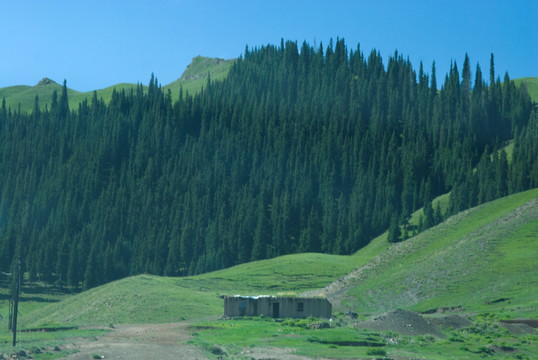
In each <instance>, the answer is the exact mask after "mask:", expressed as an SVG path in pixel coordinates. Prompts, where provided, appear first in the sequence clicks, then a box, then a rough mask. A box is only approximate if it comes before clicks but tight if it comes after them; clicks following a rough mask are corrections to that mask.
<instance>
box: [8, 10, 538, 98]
mask: <svg viewBox="0 0 538 360" xmlns="http://www.w3.org/2000/svg"><path fill="white" fill-rule="evenodd" d="M537 24H538V0H526V1H525V0H504V1H500V0H449V1H445V0H421V1H418V0H417V1H405V0H353V1H352V0H350V1H346V0H340V1H338V0H334V1H331V0H323V1H318V0H271V1H270V0H266V1H257V0H151V1H150V0H91V1H90V0H47V1H44V0H1V2H0V87H5V86H11V85H35V84H36V83H37V82H38V81H39V80H40V79H41V78H43V77H49V78H51V79H53V80H55V81H57V82H59V83H61V82H63V80H64V79H66V80H67V85H68V86H69V87H70V88H73V89H75V90H79V91H89V90H94V89H101V88H104V87H107V86H110V85H113V84H116V83H121V82H131V83H137V82H141V83H144V84H147V83H148V82H149V78H150V76H151V73H154V74H155V76H156V77H157V78H158V80H159V83H161V84H162V85H166V84H168V83H170V82H172V81H174V80H176V79H177V78H179V77H180V76H181V74H182V72H183V71H184V70H185V68H186V66H187V65H188V64H189V63H190V62H191V59H192V58H193V57H194V56H197V55H202V56H210V57H221V58H226V59H230V58H235V57H238V56H240V55H241V54H242V53H243V52H244V49H245V46H246V45H248V46H249V48H253V47H256V46H261V45H266V44H275V45H278V44H280V39H281V38H284V39H285V40H297V42H298V43H299V45H300V44H301V43H302V42H303V41H305V40H306V41H307V42H308V43H309V44H310V45H314V44H316V45H317V46H319V44H320V42H322V43H323V45H324V46H326V45H328V43H329V40H330V39H331V38H333V39H335V40H336V38H337V37H339V38H344V39H345V41H346V44H347V46H348V49H351V48H353V49H355V48H356V46H357V44H359V43H360V47H361V50H362V51H363V52H364V53H365V54H366V55H368V54H369V53H370V51H371V50H372V49H374V48H375V49H377V50H379V51H380V53H381V55H382V56H383V60H384V63H385V64H386V63H387V59H388V57H389V56H390V55H392V54H393V53H394V51H395V50H398V52H399V53H400V54H402V55H403V56H404V57H409V59H410V60H411V62H412V63H413V65H414V66H415V67H416V69H417V70H418V66H419V62H420V61H422V62H423V63H424V69H425V71H426V72H427V73H430V71H431V64H432V61H434V60H435V62H436V67H437V78H438V84H439V83H442V81H443V79H444V76H445V74H446V72H447V71H448V69H449V67H450V62H451V61H456V63H457V64H458V66H459V68H460V70H461V65H462V64H463V59H464V57H465V53H468V55H469V57H470V60H471V64H472V69H473V74H474V69H475V66H476V63H477V62H478V63H480V66H481V69H482V72H483V73H484V74H489V59H490V54H491V53H493V54H494V56H495V69H496V73H497V75H499V76H501V79H502V77H503V76H504V73H505V72H506V71H508V73H509V74H510V77H511V78H518V77H524V76H534V77H537V76H538V25H537ZM485 78H487V75H486V76H485Z"/></svg>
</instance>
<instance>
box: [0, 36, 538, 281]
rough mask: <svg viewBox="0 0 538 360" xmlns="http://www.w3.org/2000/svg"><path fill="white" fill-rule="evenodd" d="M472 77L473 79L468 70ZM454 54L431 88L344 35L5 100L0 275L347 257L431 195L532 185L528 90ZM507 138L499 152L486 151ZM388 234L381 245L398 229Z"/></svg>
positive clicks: (422, 75)
mask: <svg viewBox="0 0 538 360" xmlns="http://www.w3.org/2000/svg"><path fill="white" fill-rule="evenodd" d="M471 73H472V74H473V75H472V74H471ZM488 80H489V81H488V82H487V81H485V80H484V77H483V75H482V71H481V68H480V67H479V66H478V65H477V66H476V68H475V69H474V70H473V71H471V63H470V59H469V58H468V57H467V56H466V57H465V60H464V63H463V66H462V69H461V72H460V71H459V68H458V66H457V64H456V63H455V62H454V63H453V65H452V66H451V69H450V72H449V73H448V74H447V75H446V76H445V77H444V81H443V82H442V83H441V85H440V88H439V87H438V82H437V79H436V72H435V64H433V66H432V68H431V72H430V73H427V71H425V70H424V69H423V67H422V65H421V66H420V68H419V69H418V71H417V70H415V69H413V67H412V66H411V63H410V62H409V60H406V59H404V57H403V56H402V55H400V54H398V53H395V54H394V55H393V56H392V57H391V58H390V59H388V62H387V64H384V63H383V61H382V58H381V56H380V55H379V53H378V52H375V51H373V52H372V53H370V54H369V55H368V56H367V57H366V56H365V55H364V54H363V53H362V52H361V51H360V48H359V47H357V48H356V49H353V50H349V49H348V48H347V47H346V44H345V42H344V41H343V40H341V39H340V40H337V41H336V44H333V43H331V44H329V46H327V47H324V46H323V45H320V46H319V48H314V47H312V46H310V45H308V44H306V43H303V45H302V46H301V47H300V48H299V47H298V46H297V43H296V42H286V43H284V42H282V43H281V45H280V46H272V45H268V46H264V47H261V48H255V49H248V48H247V49H246V50H245V53H244V54H243V56H242V57H241V58H239V59H238V60H237V61H236V62H235V63H234V64H233V66H232V68H231V70H230V72H229V75H228V76H227V78H226V79H225V80H223V81H219V82H211V80H210V79H209V80H208V82H207V84H206V86H205V88H204V89H203V91H202V92H200V93H198V94H196V95H189V94H188V93H186V92H181V93H180V94H179V97H178V98H177V99H176V98H172V96H171V95H170V92H169V91H164V90H163V89H162V88H161V87H160V85H159V84H158V83H157V82H156V81H155V80H154V78H153V77H152V78H151V80H150V83H149V87H148V89H147V91H146V90H144V89H142V86H141V85H139V86H138V88H136V90H133V91H130V92H125V91H120V92H114V93H113V95H112V99H111V101H110V103H108V104H106V103H105V102H104V101H102V100H100V99H98V97H97V95H95V96H94V97H93V99H92V100H91V101H85V102H83V103H81V105H80V106H79V107H78V108H76V109H69V107H68V98H67V90H66V87H65V84H64V88H63V91H62V92H61V93H60V94H57V95H56V96H55V97H53V101H52V106H51V107H50V110H46V111H41V110H40V107H39V104H38V103H37V101H36V106H35V110H34V111H33V112H32V113H30V114H25V113H20V112H18V111H17V110H13V109H6V106H5V102H4V103H3V104H2V108H1V109H0V186H1V189H0V190H1V198H0V267H1V269H0V270H8V268H9V264H13V263H14V260H15V259H16V258H17V256H18V255H20V256H21V258H22V260H23V263H24V266H25V268H26V270H27V271H29V274H30V277H31V278H38V277H39V278H42V279H44V280H46V281H50V282H53V281H58V282H59V283H61V284H67V285H69V286H72V287H77V288H78V287H80V286H83V287H84V288H90V287H93V286H96V285H99V284H101V283H105V282H108V281H110V280H113V279H117V278H120V277H123V276H126V275H130V274H139V273H143V272H148V273H152V274H166V275H185V274H196V273H201V272H206V271H210V270H214V269H219V268H223V267H227V266H231V265H234V264H238V263H243V262H247V261H250V260H258V259H264V258H268V257H273V256H277V255H282V254H288V253H296V252H310V251H314V252H326V253H335V254H348V253H352V252H354V251H356V250H357V249H359V248H361V247H363V246H364V245H366V244H367V243H368V242H369V240H370V239H372V238H373V237H375V236H376V235H378V234H380V233H381V232H383V231H385V230H386V229H387V228H389V225H391V224H392V226H391V228H392V229H396V228H397V226H396V225H406V223H407V220H408V219H409V216H410V214H411V213H412V212H413V211H414V210H416V209H418V208H421V207H423V206H425V214H426V216H425V218H424V221H423V224H422V225H421V228H420V229H409V231H420V230H422V229H425V228H427V227H430V226H432V225H434V224H435V223H437V222H439V221H441V220H442V218H443V216H445V215H446V214H441V211H440V210H439V209H433V208H432V205H431V200H432V199H433V198H434V197H435V196H437V195H440V194H443V193H446V192H448V191H452V196H451V198H450V205H449V209H448V212H449V213H455V212H457V211H460V210H462V209H465V208H468V207H470V206H473V205H475V204H478V203H481V202H485V201H488V200H492V199H494V198H497V197H501V196H504V195H507V194H509V193H513V192H518V191H521V190H524V189H528V188H532V187H536V186H538V119H537V117H536V115H535V112H534V111H533V104H532V102H531V100H530V97H529V95H528V93H527V91H526V89H525V87H524V86H522V87H521V88H517V87H516V86H515V85H514V83H513V82H512V81H510V79H509V77H508V75H505V76H504V80H503V81H502V82H501V81H500V78H499V77H497V75H496V74H495V71H494V58H493V56H492V57H491V63H490V72H489V77H488ZM511 139H514V150H513V154H512V159H511V161H510V162H509V161H508V158H507V156H506V154H505V153H504V152H503V151H500V152H499V151H497V150H498V149H500V148H501V147H502V146H504V145H505V143H506V142H507V141H508V140H511ZM406 232H407V231H405V232H404V234H402V235H400V234H399V233H398V231H392V232H391V239H392V241H398V240H400V239H402V238H403V237H405V233H406Z"/></svg>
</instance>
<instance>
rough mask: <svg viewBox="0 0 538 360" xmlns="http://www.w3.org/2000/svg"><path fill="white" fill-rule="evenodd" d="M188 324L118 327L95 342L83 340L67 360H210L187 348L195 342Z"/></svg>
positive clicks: (191, 346) (77, 343)
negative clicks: (76, 351) (99, 358)
mask: <svg viewBox="0 0 538 360" xmlns="http://www.w3.org/2000/svg"><path fill="white" fill-rule="evenodd" d="M189 325H190V324H189V323H188V322H180V323H173V324H153V325H118V326H117V327H116V328H115V329H113V331H111V332H110V333H108V334H105V335H103V336H101V337H99V338H97V339H95V340H93V341H92V340H89V339H82V340H80V342H75V343H74V344H73V345H72V346H73V348H75V349H77V350H79V352H78V353H76V354H73V355H70V356H68V357H66V358H64V359H68V360H90V359H91V360H93V359H95V358H97V355H99V356H100V357H101V358H102V359H134V360H138V359H139V360H146V359H163V360H167V359H174V360H175V359H198V360H203V359H207V357H205V356H204V355H203V354H202V353H201V351H200V350H198V349H197V348H196V347H194V346H193V345H189V344H187V341H188V340H189V339H190V338H191V336H190V334H189V331H188V326H189Z"/></svg>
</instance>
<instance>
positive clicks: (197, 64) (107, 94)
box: [0, 56, 235, 111]
mask: <svg viewBox="0 0 538 360" xmlns="http://www.w3.org/2000/svg"><path fill="white" fill-rule="evenodd" d="M234 62H235V60H224V59H218V58H208V57H202V56H196V57H194V58H193V59H192V62H191V63H190V64H189V65H188V66H187V69H185V71H184V72H183V74H182V75H181V77H180V78H178V79H177V80H175V81H173V82H172V83H170V84H167V85H164V86H163V89H166V90H170V91H171V93H172V98H174V99H177V97H178V96H179V89H180V88H183V91H184V92H189V93H190V94H191V95H192V94H196V93H198V92H199V91H200V90H201V89H202V87H203V86H205V85H206V83H207V77H208V75H210V76H211V79H212V80H216V81H218V80H223V79H224V78H225V77H226V75H227V74H228V71H229V70H230V67H231V66H232V64H233V63H234ZM137 86H138V85H137V84H130V83H120V84H114V85H111V86H109V87H106V88H104V89H98V90H95V92H97V97H98V98H102V99H103V100H104V101H105V102H106V103H108V102H109V101H110V98H111V96H112V92H113V91H114V90H116V91H122V90H124V91H126V92H130V91H131V90H133V91H134V90H136V87H137ZM144 88H145V89H146V90H147V87H144ZM54 91H56V92H57V93H58V95H59V94H60V93H61V91H62V85H61V84H59V83H57V82H56V81H54V80H52V79H49V78H46V77H45V78H43V79H41V80H40V81H39V82H38V83H37V84H36V85H34V86H28V85H18V86H9V87H5V88H0V100H1V99H3V98H5V100H6V106H7V107H11V109H12V110H16V109H18V107H19V104H20V109H21V111H32V110H33V108H34V102H35V97H36V96H38V97H39V105H40V108H41V109H44V108H45V107H48V108H49V109H50V106H51V102H52V94H53V92H54ZM93 93H94V91H87V92H80V91H77V90H74V89H71V88H69V87H68V89H67V94H68V97H69V107H70V108H71V109H76V108H77V107H78V105H79V104H80V103H81V102H82V101H84V100H88V101H91V99H92V97H93Z"/></svg>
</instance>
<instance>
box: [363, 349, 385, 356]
mask: <svg viewBox="0 0 538 360" xmlns="http://www.w3.org/2000/svg"><path fill="white" fill-rule="evenodd" d="M366 354H367V355H375V356H386V355H387V352H386V351H385V350H383V349H379V348H370V349H368V350H367V351H366Z"/></svg>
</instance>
